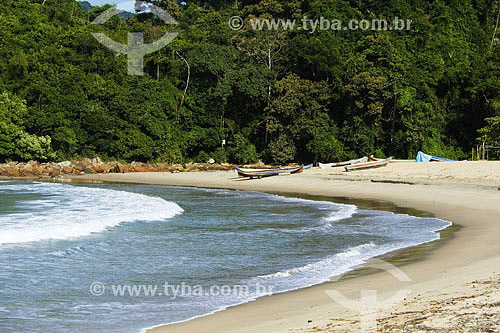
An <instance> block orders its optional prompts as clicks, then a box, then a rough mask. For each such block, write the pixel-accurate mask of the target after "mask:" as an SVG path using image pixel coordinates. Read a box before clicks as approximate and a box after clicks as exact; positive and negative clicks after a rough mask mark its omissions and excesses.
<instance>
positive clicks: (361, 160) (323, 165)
mask: <svg viewBox="0 0 500 333" xmlns="http://www.w3.org/2000/svg"><path fill="white" fill-rule="evenodd" d="M364 162H368V157H366V156H365V157H362V158H359V159H356V160H350V161H345V162H338V163H319V164H318V166H319V167H320V169H328V168H336V167H343V166H346V165H352V164H357V163H364Z"/></svg>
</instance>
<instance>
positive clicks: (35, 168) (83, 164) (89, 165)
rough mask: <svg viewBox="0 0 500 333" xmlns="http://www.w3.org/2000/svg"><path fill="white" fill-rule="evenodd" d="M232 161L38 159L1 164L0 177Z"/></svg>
mask: <svg viewBox="0 0 500 333" xmlns="http://www.w3.org/2000/svg"><path fill="white" fill-rule="evenodd" d="M234 168H235V166H234V165H231V164H197V163H189V164H186V165H181V164H167V163H140V162H132V163H130V164H129V163H121V162H116V161H113V162H103V161H102V160H101V159H100V158H99V157H97V158H93V159H90V158H84V159H82V160H78V161H62V162H59V163H55V162H51V163H39V162H37V161H29V162H27V163H24V162H8V163H4V164H0V176H4V177H13V178H17V177H57V176H61V175H83V174H97V173H130V172H198V171H224V170H232V169H234Z"/></svg>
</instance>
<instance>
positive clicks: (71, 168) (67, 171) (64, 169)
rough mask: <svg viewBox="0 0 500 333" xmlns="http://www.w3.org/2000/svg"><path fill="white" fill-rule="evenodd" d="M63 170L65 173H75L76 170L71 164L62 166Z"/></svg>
mask: <svg viewBox="0 0 500 333" xmlns="http://www.w3.org/2000/svg"><path fill="white" fill-rule="evenodd" d="M62 172H63V173H65V174H68V173H73V172H74V169H73V167H71V166H69V165H68V166H65V167H63V168H62Z"/></svg>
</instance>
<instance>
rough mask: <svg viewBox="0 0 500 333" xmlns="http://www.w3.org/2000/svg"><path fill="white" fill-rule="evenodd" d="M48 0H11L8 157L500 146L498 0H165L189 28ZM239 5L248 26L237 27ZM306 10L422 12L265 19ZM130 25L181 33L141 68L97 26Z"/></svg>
mask: <svg viewBox="0 0 500 333" xmlns="http://www.w3.org/2000/svg"><path fill="white" fill-rule="evenodd" d="M42 2H43V1H41V0H4V1H2V2H0V26H1V27H2V35H1V36H0V41H1V43H0V93H1V95H0V116H1V117H0V159H1V160H5V159H20V160H25V159H31V158H37V159H48V160H51V159H69V158H72V157H77V156H95V155H100V156H103V157H105V158H110V159H120V160H129V161H132V160H137V161H161V162H177V163H183V162H185V161H189V160H198V161H202V162H207V160H208V159H209V158H213V159H215V160H216V161H217V162H226V161H227V162H234V163H238V164H246V163H250V162H254V161H256V160H258V158H263V159H264V160H265V162H273V163H287V162H291V161H297V162H312V161H322V162H332V161H334V160H342V159H348V158H354V157H359V156H360V155H366V154H377V155H378V156H395V157H398V158H414V157H415V155H416V153H417V151H419V150H423V151H425V152H428V153H431V154H433V155H440V156H444V157H448V158H456V159H461V158H465V157H466V156H467V155H468V154H469V152H470V148H471V146H473V145H475V144H476V143H477V142H478V140H480V141H481V142H482V141H487V143H489V144H500V133H499V130H498V126H499V125H498V123H499V120H498V117H499V114H500V97H499V96H500V43H499V42H498V31H497V32H496V35H495V25H496V18H497V14H498V9H499V7H498V1H472V0H464V1H451V2H450V1H443V0H436V1H431V2H423V1H414V2H408V1H391V2H387V1H385V2H384V1H381V0H370V1H347V0H339V1H324V0H309V1H298V0H296V1H284V0H257V1H236V2H234V1H220V0H217V1H215V0H211V1H199V0H194V1H186V2H178V1H173V0H153V1H150V2H151V3H153V4H155V5H157V6H160V7H162V8H164V9H166V10H167V11H168V12H169V13H170V14H171V15H172V16H173V17H175V19H176V20H177V21H178V22H179V24H178V25H176V26H172V25H163V24H161V22H160V21H159V20H158V19H157V18H155V17H154V16H153V15H151V14H148V13H142V14H138V15H122V16H121V17H119V16H117V17H115V18H113V19H111V20H109V21H108V22H107V23H106V24H104V25H95V24H91V22H92V21H93V20H94V19H95V18H96V17H97V16H98V15H100V14H101V13H102V12H103V11H105V10H106V9H107V8H109V6H103V7H91V6H90V5H89V3H86V2H83V7H82V3H80V2H78V1H75V0H58V1H46V2H44V4H43V5H42ZM236 15H238V16H241V17H242V18H243V19H244V22H245V23H246V24H245V27H244V28H243V29H241V30H240V31H234V30H231V29H230V27H229V26H228V20H229V18H231V17H232V16H236ZM302 16H307V17H308V18H309V19H316V18H319V17H321V16H322V17H324V18H328V19H330V20H333V19H338V20H341V21H343V22H348V21H349V20H350V19H364V18H366V19H372V18H385V19H388V20H392V19H393V18H394V17H395V16H398V17H401V18H404V19H411V20H412V21H413V23H412V28H411V30H408V31H406V30H405V31H376V30H367V31H361V30H356V31H343V30H341V31H319V30H317V31H316V32H314V33H311V31H305V30H298V29H293V30H286V29H283V28H282V27H281V28H279V29H276V30H267V29H263V30H253V29H252V28H251V25H250V23H251V21H252V20H255V19H272V18H274V19H285V20H286V19H298V24H302V21H301V18H302ZM126 18H128V19H126ZM131 31H133V32H143V33H144V36H145V42H147V43H150V42H153V41H155V40H157V39H159V38H160V36H162V35H163V34H164V33H166V32H167V31H168V32H172V31H175V32H178V33H179V36H178V37H177V38H176V39H175V40H174V42H173V43H172V44H170V45H168V46H167V47H165V48H163V49H162V50H160V51H157V52H155V53H153V54H149V55H147V56H146V57H145V59H144V71H145V75H144V76H142V77H131V76H128V75H127V57H126V56H125V55H118V54H115V53H114V52H112V51H110V50H108V49H107V48H106V47H104V46H103V45H101V44H99V43H98V42H97V41H96V40H95V39H94V38H93V37H92V35H91V32H104V33H106V34H107V35H108V36H109V37H110V38H112V39H114V40H116V41H118V42H120V43H126V42H127V33H129V32H131ZM188 78H189V80H188ZM478 136H479V137H478ZM223 140H225V141H226V142H227V145H226V146H225V147H224V148H223V147H221V142H222V141H223Z"/></svg>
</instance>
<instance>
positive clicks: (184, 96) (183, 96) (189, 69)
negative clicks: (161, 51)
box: [175, 50, 191, 110]
mask: <svg viewBox="0 0 500 333" xmlns="http://www.w3.org/2000/svg"><path fill="white" fill-rule="evenodd" d="M175 54H177V55H178V56H179V58H181V59H182V60H183V61H184V62H185V63H186V66H187V70H188V76H187V79H186V88H184V94H183V95H182V99H181V104H180V105H179V110H180V109H181V107H182V105H183V104H184V99H185V98H186V94H187V91H188V88H189V80H190V78H191V66H189V63H188V62H187V60H186V59H185V58H184V57H183V56H182V55H181V54H180V53H179V52H177V50H175Z"/></svg>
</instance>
